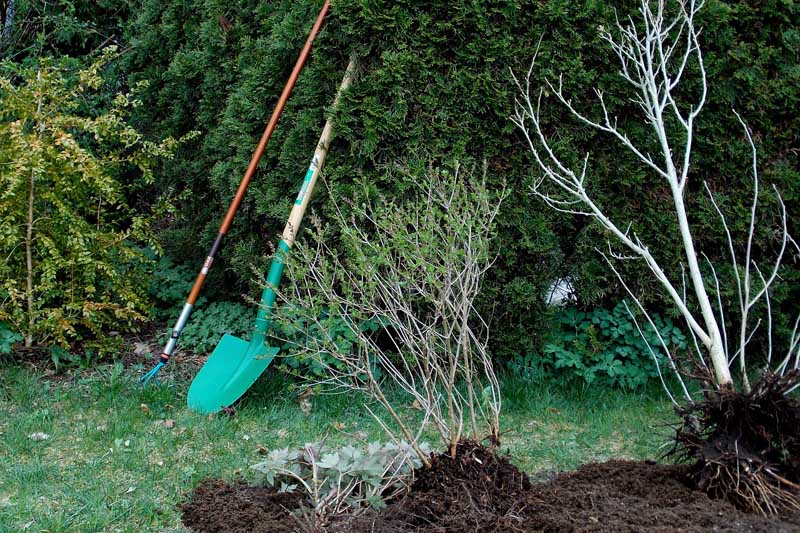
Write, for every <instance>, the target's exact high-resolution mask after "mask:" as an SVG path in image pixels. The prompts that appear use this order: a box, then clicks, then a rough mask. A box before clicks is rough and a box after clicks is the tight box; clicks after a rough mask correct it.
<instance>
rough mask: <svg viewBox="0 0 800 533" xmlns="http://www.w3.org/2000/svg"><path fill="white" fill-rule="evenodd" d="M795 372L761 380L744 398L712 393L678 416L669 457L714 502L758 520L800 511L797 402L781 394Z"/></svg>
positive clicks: (795, 376)
mask: <svg viewBox="0 0 800 533" xmlns="http://www.w3.org/2000/svg"><path fill="white" fill-rule="evenodd" d="M798 380H800V373H798V372H797V371H795V372H792V373H789V374H786V375H784V376H775V375H768V376H765V377H763V378H762V379H761V380H760V381H759V382H758V383H757V384H756V385H755V386H754V387H753V390H752V391H751V392H750V393H748V394H744V393H740V392H734V391H728V390H723V391H712V392H709V393H707V394H706V397H705V399H704V400H703V401H702V402H698V403H695V404H694V405H692V406H690V407H688V408H685V409H680V410H679V413H678V414H679V415H680V416H681V418H682V419H683V423H682V424H681V426H680V427H679V428H678V429H677V432H676V436H675V447H674V448H673V450H672V452H671V453H672V454H673V455H675V456H677V457H678V458H681V459H685V460H689V461H693V462H694V463H695V464H694V467H693V469H692V473H691V478H692V480H693V482H694V483H695V484H696V485H697V487H698V488H699V489H701V490H704V491H706V492H707V493H709V494H710V495H711V496H713V497H718V498H726V499H728V500H729V501H730V502H731V503H733V504H734V505H736V506H737V507H738V508H740V509H742V510H744V511H748V512H755V513H761V514H765V515H767V514H780V513H783V512H791V511H800V402H798V400H797V399H794V398H790V397H787V395H786V392H787V391H788V390H790V389H791V388H792V387H793V386H794V385H795V384H797V383H798Z"/></svg>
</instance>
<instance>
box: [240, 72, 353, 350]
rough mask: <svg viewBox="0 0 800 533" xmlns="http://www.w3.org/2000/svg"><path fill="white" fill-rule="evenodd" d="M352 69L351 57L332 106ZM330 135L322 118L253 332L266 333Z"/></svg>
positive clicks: (350, 77)
mask: <svg viewBox="0 0 800 533" xmlns="http://www.w3.org/2000/svg"><path fill="white" fill-rule="evenodd" d="M355 70H356V62H355V59H351V60H350V63H349V64H348V65H347V70H346V71H345V74H344V78H343V79H342V83H341V84H340V85H339V89H338V90H337V91H336V97H335V98H334V100H333V108H334V109H335V108H336V106H337V105H338V103H339V97H340V96H341V94H342V93H343V92H344V91H345V90H347V88H348V87H350V84H351V83H352V82H353V76H354V74H355ZM332 138H333V119H332V118H328V120H327V121H325V127H324V128H323V129H322V135H320V137H319V142H317V148H316V150H315V151H314V157H312V158H311V164H310V165H309V166H308V170H307V171H306V175H305V177H304V178H303V183H302V185H300V191H299V192H298V193H297V199H296V200H295V201H294V205H292V211H291V213H289V220H287V221H286V226H285V227H284V228H283V234H282V238H281V240H280V242H278V249H277V250H276V251H275V258H274V259H273V260H272V264H271V265H270V267H269V273H268V274H267V286H266V287H265V288H264V292H262V293H261V306H260V307H259V309H258V314H257V315H256V326H255V334H256V335H262V336H263V335H266V332H267V329H268V327H269V316H270V314H272V309H273V308H274V306H275V298H276V295H275V289H276V288H277V287H278V284H279V283H280V281H281V276H282V275H283V267H284V265H285V264H286V258H287V256H288V254H289V250H291V248H292V246H293V245H294V241H295V237H296V236H297V232H298V231H299V229H300V223H301V222H302V221H303V215H304V214H305V212H306V208H307V207H308V203H309V202H310V201H311V194H312V193H313V192H314V186H315V185H316V184H317V178H318V177H319V174H320V172H321V171H322V167H323V165H324V164H325V159H326V158H327V157H328V150H329V149H330V143H331V139H332Z"/></svg>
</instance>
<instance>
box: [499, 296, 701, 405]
mask: <svg viewBox="0 0 800 533" xmlns="http://www.w3.org/2000/svg"><path fill="white" fill-rule="evenodd" d="M631 309H633V307H631ZM554 322H555V324H557V329H556V331H555V332H553V333H552V334H551V338H550V339H549V340H550V342H547V343H546V344H545V345H544V350H543V354H542V355H541V356H539V357H536V356H534V355H530V354H529V355H526V356H525V357H517V358H514V359H512V360H511V361H510V362H509V367H510V368H511V370H513V371H514V372H515V374H517V375H519V376H521V377H523V378H528V379H531V378H532V379H541V378H543V377H547V376H549V375H553V374H558V373H562V374H565V375H568V376H571V377H577V378H579V379H581V380H583V381H584V382H586V383H587V384H592V383H595V384H600V385H605V386H608V387H621V388H625V389H632V388H636V387H640V386H642V385H644V384H645V383H647V382H648V381H649V380H650V379H652V378H655V377H657V376H658V366H657V364H658V365H660V366H661V367H662V368H663V366H664V365H665V364H668V362H667V360H666V358H665V357H664V356H663V355H661V353H660V352H659V351H658V350H654V353H655V357H656V361H657V363H656V361H654V360H653V356H654V355H653V353H651V352H650V350H649V349H648V348H647V344H646V343H645V341H644V340H643V339H642V336H641V335H640V333H639V330H638V329H637V327H636V324H635V323H634V321H633V319H632V318H631V317H630V315H629V314H628V311H627V309H626V308H625V301H622V302H620V303H618V304H617V305H616V306H614V308H613V309H611V310H608V309H605V308H602V307H598V308H595V309H593V310H592V311H589V312H586V311H579V310H578V309H576V308H572V307H569V308H565V309H562V310H560V311H558V312H557V313H556V315H555V320H554ZM653 323H654V324H655V326H656V328H657V329H658V332H659V333H660V335H661V336H662V337H663V339H664V341H665V343H666V345H667V346H668V347H669V349H670V351H673V352H677V353H680V352H682V351H684V350H686V349H687V341H686V337H685V336H684V334H683V333H682V332H681V330H680V329H679V328H678V327H676V326H675V325H674V324H673V322H672V319H670V318H669V317H667V318H663V317H661V316H659V315H654V316H653ZM639 325H640V326H641V329H642V332H643V333H644V335H645V336H646V338H647V341H648V342H649V343H650V345H651V346H654V347H656V346H659V345H660V344H659V340H658V337H657V333H656V331H655V330H654V329H653V328H652V327H651V326H650V325H649V324H647V323H642V321H641V320H639Z"/></svg>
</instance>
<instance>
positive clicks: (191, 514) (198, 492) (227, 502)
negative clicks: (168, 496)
mask: <svg viewBox="0 0 800 533" xmlns="http://www.w3.org/2000/svg"><path fill="white" fill-rule="evenodd" d="M302 501H303V495H302V494H299V493H286V492H283V493H281V492H277V490H276V489H273V488H268V487H255V486H252V485H247V484H245V483H244V482H237V483H234V484H228V483H225V482H224V481H221V480H218V479H210V480H206V481H203V482H202V483H200V485H198V486H197V487H196V488H195V489H194V492H193V493H192V498H191V500H189V501H188V502H186V503H184V504H182V505H181V506H180V510H181V512H182V513H183V524H184V525H185V526H186V527H188V528H189V529H191V530H192V531H198V532H209V533H210V532H212V531H213V532H221V531H225V532H230V533H248V532H251V531H252V532H253V533H284V532H285V533H291V532H294V531H297V521H296V520H295V519H294V518H293V517H292V515H291V511H294V510H296V509H298V508H299V507H300V504H301V503H302Z"/></svg>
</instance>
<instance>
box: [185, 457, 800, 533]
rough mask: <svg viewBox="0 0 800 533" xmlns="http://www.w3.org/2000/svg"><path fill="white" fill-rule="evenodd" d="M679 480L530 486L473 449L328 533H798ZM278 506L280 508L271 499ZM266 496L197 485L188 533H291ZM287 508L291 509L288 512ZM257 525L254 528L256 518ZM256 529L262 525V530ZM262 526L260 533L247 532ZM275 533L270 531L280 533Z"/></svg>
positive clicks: (617, 464)
mask: <svg viewBox="0 0 800 533" xmlns="http://www.w3.org/2000/svg"><path fill="white" fill-rule="evenodd" d="M688 483H689V482H688V470H687V468H686V467H681V466H667V465H656V464H654V463H650V462H627V461H611V462H607V463H590V464H587V465H584V466H582V467H581V468H579V469H578V470H577V471H575V472H569V473H565V474H561V475H558V476H556V477H555V478H554V479H552V480H551V481H548V482H546V483H539V484H532V483H530V481H529V480H528V477H527V476H526V475H525V473H523V472H521V471H519V470H518V469H517V468H516V467H515V466H513V465H512V464H510V463H509V461H508V459H507V458H506V457H502V456H496V455H495V454H493V453H492V452H490V451H489V450H487V449H485V448H482V447H478V446H476V445H474V444H470V443H463V444H461V445H460V448H459V454H458V457H457V459H455V460H453V459H451V458H450V457H449V455H441V456H438V457H436V458H435V460H434V463H433V467H432V468H431V469H429V470H426V471H423V472H421V473H420V475H419V477H418V478H417V479H416V481H415V482H414V484H413V486H412V489H411V491H410V492H409V494H408V495H407V496H406V497H404V498H402V499H399V500H397V501H393V502H389V504H388V505H387V506H386V507H385V508H384V509H382V510H381V511H380V512H377V513H368V514H362V515H361V516H359V517H356V518H353V517H347V516H342V517H336V518H334V519H333V520H331V521H330V523H329V524H328V526H327V527H326V528H325V529H326V531H328V532H336V533H340V532H342V533H343V532H354V533H358V532H365V533H366V532H378V533H400V532H415V531H416V532H437V533H439V532H442V533H443V532H474V531H480V532H533V531H553V532H555V531H664V532H666V531H684V532H695V531H696V532H700V531H731V532H733V531H763V532H767V531H769V532H784V531H785V532H790V531H800V514H785V515H782V516H780V517H765V516H761V515H757V514H747V513H744V512H742V511H739V510H737V509H736V508H735V507H734V506H733V505H732V504H730V503H729V502H727V501H725V500H719V499H718V500H714V499H710V498H709V497H708V496H707V495H706V494H705V493H703V492H699V491H696V490H692V489H691V488H690V487H689V485H688ZM281 496H283V497H285V498H286V499H281ZM302 503H303V502H302V500H301V498H300V497H299V496H294V499H291V497H289V496H287V495H278V494H276V493H275V492H274V491H273V490H271V489H265V488H257V487H247V486H244V485H241V484H235V485H226V484H224V483H222V482H220V481H213V482H206V483H205V484H203V485H201V486H200V487H198V489H196V490H195V492H194V493H193V494H192V496H191V501H190V502H189V503H187V504H185V505H184V506H183V507H182V511H183V516H184V524H186V525H187V526H188V527H189V528H191V529H192V530H193V531H197V532H207V531H245V530H243V529H237V528H241V527H242V526H241V524H246V525H247V527H248V528H249V529H247V531H297V530H299V528H298V527H297V522H296V521H295V520H294V519H293V518H291V517H290V515H289V512H288V510H291V509H297V508H299V506H300V505H301V504H302ZM292 505H294V507H292ZM262 516H264V517H266V518H265V519H262V518H261V517H262ZM262 520H264V521H262ZM262 523H265V524H266V523H268V524H269V525H268V527H266V528H265V529H253V528H254V526H255V525H258V527H261V524H262ZM281 527H282V528H283V529H280V528H281Z"/></svg>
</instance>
